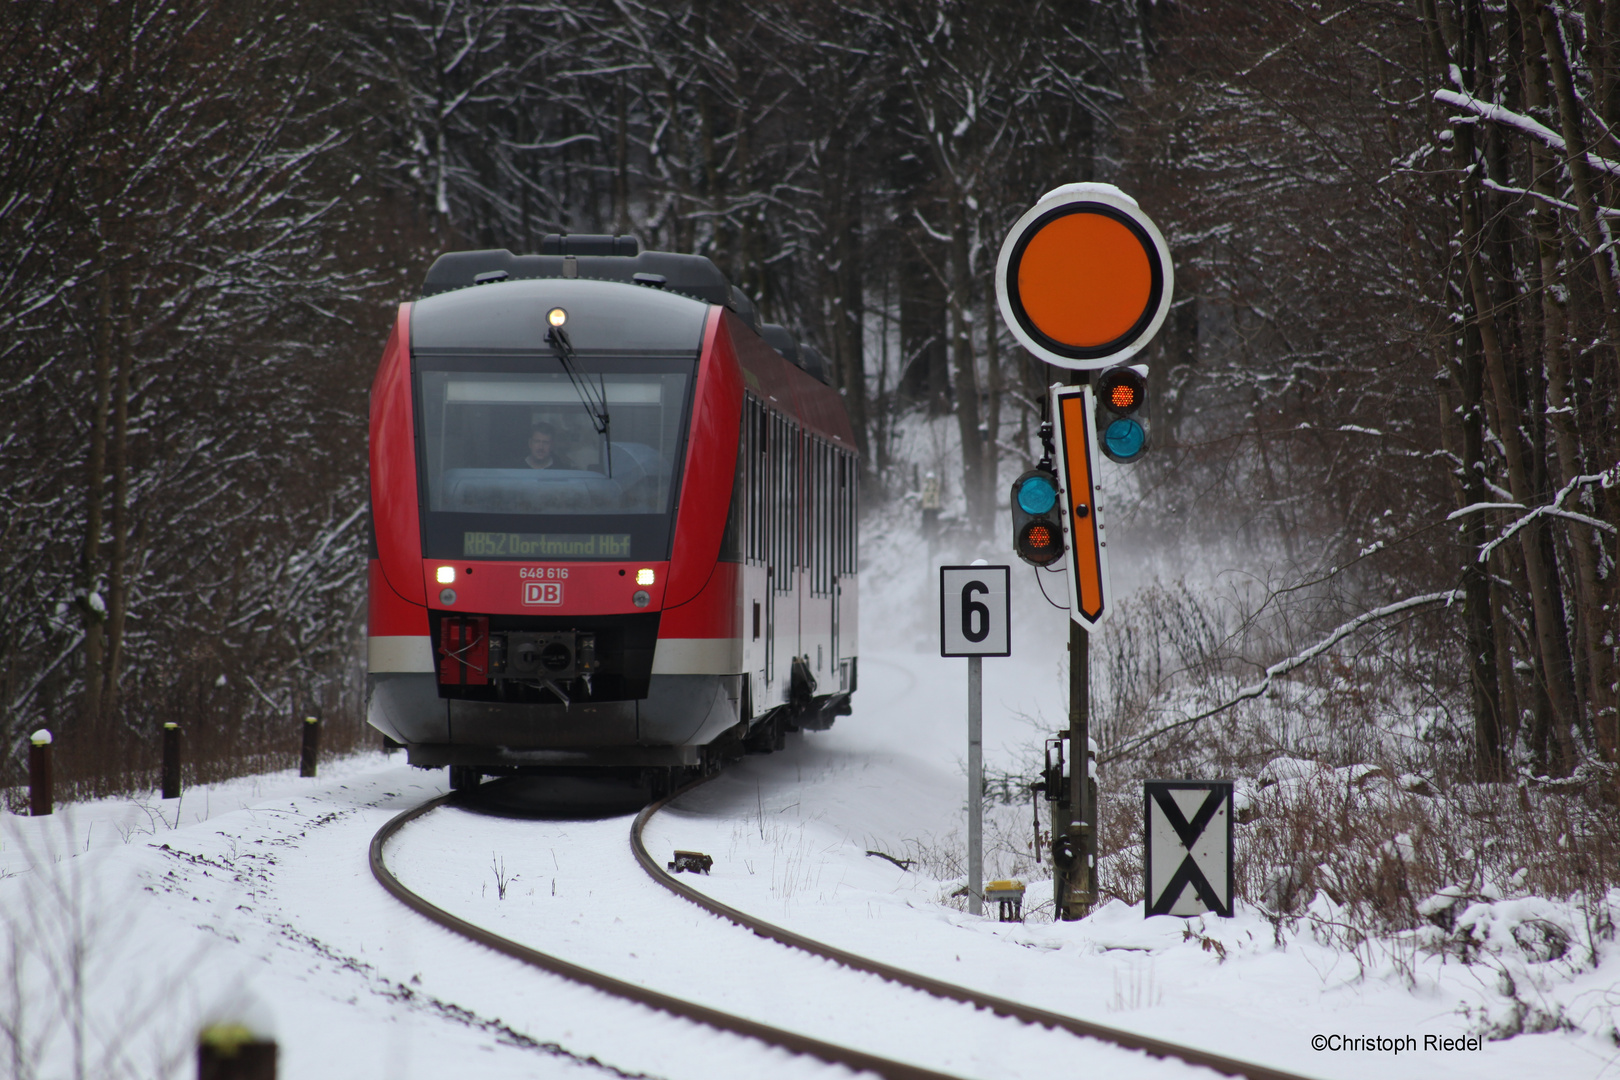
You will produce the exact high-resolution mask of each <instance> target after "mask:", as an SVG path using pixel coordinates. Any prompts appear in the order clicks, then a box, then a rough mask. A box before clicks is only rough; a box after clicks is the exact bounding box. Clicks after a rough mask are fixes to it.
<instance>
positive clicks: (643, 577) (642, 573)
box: [636, 566, 653, 585]
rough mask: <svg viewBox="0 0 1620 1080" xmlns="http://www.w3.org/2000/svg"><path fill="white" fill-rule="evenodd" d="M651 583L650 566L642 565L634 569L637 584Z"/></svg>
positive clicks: (651, 573)
mask: <svg viewBox="0 0 1620 1080" xmlns="http://www.w3.org/2000/svg"><path fill="white" fill-rule="evenodd" d="M652 583H653V572H652V568H651V567H649V566H643V567H642V568H641V569H640V570H637V571H636V584H637V585H651V584H652Z"/></svg>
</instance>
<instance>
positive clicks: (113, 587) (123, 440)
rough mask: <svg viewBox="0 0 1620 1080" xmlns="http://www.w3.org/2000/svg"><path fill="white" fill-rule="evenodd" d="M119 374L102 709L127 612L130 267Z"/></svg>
mask: <svg viewBox="0 0 1620 1080" xmlns="http://www.w3.org/2000/svg"><path fill="white" fill-rule="evenodd" d="M118 277H119V288H118V307H119V310H118V323H117V335H116V337H117V342H118V377H117V380H116V381H115V382H114V384H113V400H112V441H111V451H112V453H111V461H110V463H109V464H110V467H111V471H112V482H113V490H112V554H111V556H110V558H109V559H108V562H107V656H106V662H105V666H104V670H103V672H102V683H101V709H102V712H103V713H104V714H106V715H111V713H112V712H113V710H115V709H116V708H117V707H118V679H119V673H120V671H121V669H122V666H123V659H124V621H125V616H126V615H127V613H128V611H129V580H128V577H127V570H128V565H129V558H128V556H129V384H130V375H131V369H132V368H133V367H134V364H135V358H134V342H133V341H132V340H131V331H132V329H133V327H132V326H131V325H130V318H131V312H132V310H133V309H132V306H131V286H130V270H129V268H128V266H125V267H124V268H123V269H122V270H121V271H120V272H119V275H118Z"/></svg>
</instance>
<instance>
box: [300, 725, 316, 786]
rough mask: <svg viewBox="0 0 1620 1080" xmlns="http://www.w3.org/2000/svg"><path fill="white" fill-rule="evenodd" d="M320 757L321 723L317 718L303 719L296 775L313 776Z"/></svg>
mask: <svg viewBox="0 0 1620 1080" xmlns="http://www.w3.org/2000/svg"><path fill="white" fill-rule="evenodd" d="M320 756H321V721H320V718H319V717H315V716H306V717H304V747H303V752H302V753H300V754H299V757H298V775H299V776H314V775H315V767H316V764H317V763H318V762H319V760H320Z"/></svg>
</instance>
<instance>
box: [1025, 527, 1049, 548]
mask: <svg viewBox="0 0 1620 1080" xmlns="http://www.w3.org/2000/svg"><path fill="white" fill-rule="evenodd" d="M1024 537H1025V539H1027V540H1028V541H1029V546H1030V547H1031V548H1033V549H1035V550H1036V551H1045V550H1046V549H1047V548H1049V547H1051V546H1052V530H1051V529H1048V528H1047V527H1046V526H1045V525H1037V526H1035V527H1034V528H1033V529H1031V530H1029V532H1027V533H1025V534H1024Z"/></svg>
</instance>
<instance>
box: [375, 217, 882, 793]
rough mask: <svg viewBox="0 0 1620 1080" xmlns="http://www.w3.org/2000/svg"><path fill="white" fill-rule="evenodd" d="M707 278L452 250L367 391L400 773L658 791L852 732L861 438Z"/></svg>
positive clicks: (403, 309)
mask: <svg viewBox="0 0 1620 1080" xmlns="http://www.w3.org/2000/svg"><path fill="white" fill-rule="evenodd" d="M825 380H826V376H825V368H824V364H823V362H822V361H821V358H820V357H819V355H818V354H816V353H815V351H814V350H813V349H811V348H809V347H807V346H801V345H799V344H798V343H797V342H795V341H794V339H793V337H792V335H791V334H789V333H788V332H787V331H786V330H784V329H783V328H781V327H777V326H769V325H764V326H762V325H759V323H758V320H757V316H756V314H755V311H754V308H753V305H752V304H751V303H750V302H749V300H748V299H747V297H746V296H745V295H744V294H743V293H742V292H741V291H740V290H738V289H736V288H735V287H733V286H732V285H731V284H729V283H728V282H727V281H726V279H725V277H724V276H723V275H722V274H721V273H720V271H719V270H718V269H717V268H716V267H715V265H714V264H713V263H712V262H710V261H709V260H708V259H706V258H702V257H699V256H692V255H675V254H670V253H666V252H655V251H647V252H642V251H640V250H639V245H638V244H637V242H636V241H635V239H634V238H632V237H611V236H579V235H574V236H567V237H561V236H553V237H547V238H546V240H545V242H544V243H543V245H542V253H541V254H539V255H526V256H514V255H512V254H511V253H510V252H507V251H505V250H495V251H468V252H457V253H453V254H448V255H444V256H442V257H440V258H439V259H438V260H437V261H436V262H434V264H433V266H432V268H431V269H430V270H429V271H428V275H427V279H426V281H425V283H424V285H423V288H422V295H421V298H420V299H419V300H417V301H416V302H414V303H406V304H402V305H400V309H399V315H398V318H397V319H396V320H395V323H394V329H393V332H392V334H391V335H390V337H389V340H388V345H387V347H386V348H385V349H384V351H383V357H382V363H381V365H380V366H379V368H378V370H377V377H376V381H375V382H374V383H373V385H372V390H371V509H372V526H373V535H374V537H375V543H374V545H373V548H372V551H371V553H370V554H371V563H370V609H369V620H368V634H369V646H370V648H369V675H368V684H367V711H368V718H369V720H370V723H371V724H372V726H373V727H376V728H377V729H378V730H380V731H382V732H383V733H384V734H385V735H387V736H389V737H390V738H392V739H394V740H396V741H398V742H400V743H403V744H404V745H405V747H406V748H407V749H408V751H409V758H410V762H411V764H413V765H419V766H423V767H440V766H449V768H450V775H451V784H452V786H454V787H458V788H460V787H466V786H470V785H472V784H475V783H477V782H478V781H479V779H480V778H481V777H482V776H484V775H497V774H507V773H515V772H526V771H559V770H566V771H572V770H577V769H581V768H586V769H590V768H600V767H614V768H619V769H636V770H640V771H641V772H640V775H641V776H642V777H643V778H644V779H645V780H646V782H648V783H649V784H650V786H651V787H652V788H653V789H654V790H667V788H668V786H669V785H670V784H672V783H675V782H677V781H678V780H679V779H680V778H681V777H682V776H683V775H686V774H688V773H691V772H694V771H697V770H702V769H711V768H714V767H716V766H717V765H718V764H719V762H720V761H722V760H723V759H724V758H725V757H727V756H728V755H732V754H737V753H740V752H742V751H743V750H746V749H751V750H770V749H777V748H780V746H781V745H782V739H783V733H784V732H786V731H790V730H795V729H797V728H800V727H811V728H817V727H825V726H826V725H828V724H830V723H831V721H832V718H833V717H834V716H836V715H842V714H844V713H847V712H848V701H849V695H850V694H851V693H852V692H853V691H854V690H855V684H856V656H857V653H858V650H857V639H856V606H857V602H858V598H857V590H856V509H857V502H856V477H857V473H858V461H857V458H856V451H855V438H854V433H853V431H852V429H851V427H850V424H849V420H848V417H847V415H846V413H845V410H844V407H843V402H842V400H841V399H840V397H839V395H838V393H837V392H836V391H835V390H833V389H832V388H831V387H830V386H828V385H827V384H826V381H825Z"/></svg>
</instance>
